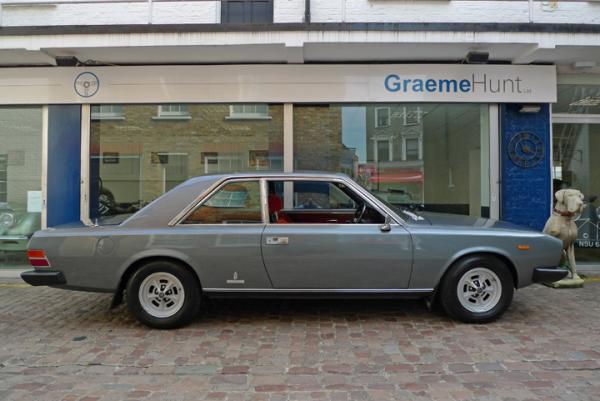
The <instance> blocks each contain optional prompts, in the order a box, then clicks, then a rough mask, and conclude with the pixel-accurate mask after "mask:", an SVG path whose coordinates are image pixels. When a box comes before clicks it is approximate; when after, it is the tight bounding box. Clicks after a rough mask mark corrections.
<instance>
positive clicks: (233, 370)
mask: <svg viewBox="0 0 600 401" xmlns="http://www.w3.org/2000/svg"><path fill="white" fill-rule="evenodd" d="M109 303H110V296H109V295H106V294H90V293H76V292H67V291H61V290H55V289H49V288H33V287H27V286H25V285H20V284H15V283H13V284H0V341H1V343H0V400H35V401H43V400H52V401H57V400H73V401H74V400H85V401H92V400H138V399H140V400H141V399H143V400H168V401H179V400H430V399H434V400H438V399H439V400H471V399H472V400H475V399H477V400H492V399H493V400H506V401H508V400H552V401H555V400H577V401H582V400H600V283H591V284H587V285H586V287H585V288H584V289H579V290H553V289H549V288H546V287H543V286H533V287H529V288H526V289H523V290H519V291H518V292H517V293H516V296H515V300H514V302H513V305H512V307H511V308H510V309H509V311H508V312H507V313H506V315H505V316H504V317H503V318H502V319H501V320H500V321H498V322H496V323H493V324H488V325H465V324H460V323H455V322H453V321H451V320H449V319H448V318H447V317H445V316H444V315H443V314H441V313H430V312H428V311H427V309H426V308H425V306H424V304H423V303H422V302H417V301H390V300H386V301H381V300H379V301H358V300H354V301H331V300H327V301H323V300H321V301H314V300H311V301H290V300H288V301H267V300H259V301H239V300H236V301H234V300H230V301H213V302H211V303H209V304H207V305H205V307H204V310H203V312H202V314H201V315H200V316H198V318H197V319H196V320H195V321H194V323H193V324H192V325H191V326H189V327H187V328H184V329H179V330H174V331H158V330H150V329H148V328H146V327H143V326H141V325H140V324H139V323H137V322H136V321H135V320H134V319H133V318H132V317H131V316H130V315H129V314H128V312H127V311H126V309H125V308H124V307H120V308H119V309H117V310H116V311H108V306H109Z"/></svg>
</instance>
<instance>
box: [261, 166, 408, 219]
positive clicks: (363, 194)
mask: <svg viewBox="0 0 600 401" xmlns="http://www.w3.org/2000/svg"><path fill="white" fill-rule="evenodd" d="M264 180H265V182H266V181H326V182H337V183H341V184H344V185H346V186H347V187H349V188H351V189H352V190H353V191H354V192H355V193H356V194H357V195H358V196H359V197H360V198H362V199H363V200H364V201H365V202H367V203H368V204H369V205H370V206H371V207H373V208H374V209H375V210H376V211H378V212H379V213H381V214H382V215H383V216H384V217H385V215H386V214H389V215H390V217H392V219H393V220H394V222H395V223H397V224H399V225H403V224H404V220H403V219H402V218H400V217H399V216H398V215H396V214H395V213H393V212H392V211H391V210H389V209H388V208H387V207H386V206H385V205H383V204H381V203H380V202H379V200H378V199H377V198H375V197H374V196H372V195H371V193H370V192H369V191H367V190H366V189H364V188H362V187H361V186H360V185H358V184H355V183H354V181H351V180H348V179H344V178H342V177H338V176H315V177H304V176H285V175H284V176H281V177H280V176H266V177H264ZM267 207H268V204H267ZM268 214H269V213H268V210H267V216H268ZM266 224H267V225H280V226H292V225H294V226H295V225H301V224H302V225H308V226H318V225H325V226H333V225H340V226H348V225H352V226H354V225H371V224H360V223H359V224H356V223H342V224H340V223H331V224H328V223H315V224H313V223H283V224H278V223H271V222H270V221H269V219H267V220H266ZM373 225H377V226H379V225H380V224H373Z"/></svg>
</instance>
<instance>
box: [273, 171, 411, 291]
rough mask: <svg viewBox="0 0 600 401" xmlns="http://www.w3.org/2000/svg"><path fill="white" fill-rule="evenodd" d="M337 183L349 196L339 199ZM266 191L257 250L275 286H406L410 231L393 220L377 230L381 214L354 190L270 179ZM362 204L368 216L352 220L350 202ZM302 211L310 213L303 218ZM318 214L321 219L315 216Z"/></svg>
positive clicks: (352, 212) (294, 287)
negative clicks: (265, 210) (386, 227)
mask: <svg viewBox="0 0 600 401" xmlns="http://www.w3.org/2000/svg"><path fill="white" fill-rule="evenodd" d="M323 184H325V185H323ZM340 186H341V189H342V190H343V191H344V193H345V194H346V195H347V198H348V199H346V200H344V199H343V196H340V194H339V191H337V190H336V189H335V188H337V189H340ZM311 187H313V188H317V187H321V188H324V187H328V188H329V189H327V190H322V189H319V190H317V189H312V190H311V189H310V188H311ZM302 188H304V189H302ZM268 193H269V195H268V196H269V202H268V204H269V205H268V206H269V223H268V224H267V226H266V227H265V230H264V232H263V236H262V251H263V260H264V263H265V266H266V268H267V272H268V273H269V277H270V278H271V281H272V283H273V287H274V288H276V289H315V290H316V289H324V290H327V289H335V290H345V289H360V290H369V289H374V290H377V289H406V288H407V287H408V283H409V279H410V274H411V268H412V245H411V237H410V234H409V233H408V231H406V229H404V227H402V226H401V225H398V224H392V227H391V230H389V231H382V229H381V225H382V222H383V219H384V217H383V216H382V215H381V214H380V212H379V211H377V207H373V205H372V204H370V202H368V201H367V200H365V199H364V198H363V197H362V196H361V195H359V194H358V193H357V192H356V191H353V190H352V189H350V188H349V187H347V186H345V185H344V184H343V183H340V182H329V181H309V180H293V181H292V180H288V181H282V180H279V181H278V180H269V182H268ZM361 202H366V204H367V205H368V207H369V210H370V213H371V217H370V218H369V220H368V221H362V222H361V223H354V222H353V217H354V208H352V206H360V205H361ZM349 207H350V211H351V212H350V215H351V218H350V219H349V218H348V215H347V210H348V208H349ZM303 209H305V210H306V216H310V217H302V215H303ZM337 210H339V212H337V213H336V211H337ZM319 214H320V215H321V217H320V218H321V220H320V221H318V219H316V218H315V217H314V216H315V215H319Z"/></svg>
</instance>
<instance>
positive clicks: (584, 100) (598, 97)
mask: <svg viewBox="0 0 600 401" xmlns="http://www.w3.org/2000/svg"><path fill="white" fill-rule="evenodd" d="M592 81H593V80H592ZM552 113H553V114H562V113H569V114H595V115H598V114H600V85H598V84H592V82H585V83H581V84H576V83H564V84H559V85H558V101H557V102H556V104H555V105H553V107H552Z"/></svg>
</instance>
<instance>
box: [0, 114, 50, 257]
mask: <svg viewBox="0 0 600 401" xmlns="http://www.w3.org/2000/svg"><path fill="white" fill-rule="evenodd" d="M41 155H42V109H41V107H0V268H25V267H28V266H29V264H28V261H27V243H28V242H29V238H30V237H31V235H33V233H34V232H35V231H37V230H39V229H40V222H41V212H42V197H41V195H42V192H41V175H42V163H41V160H42V157H41Z"/></svg>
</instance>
